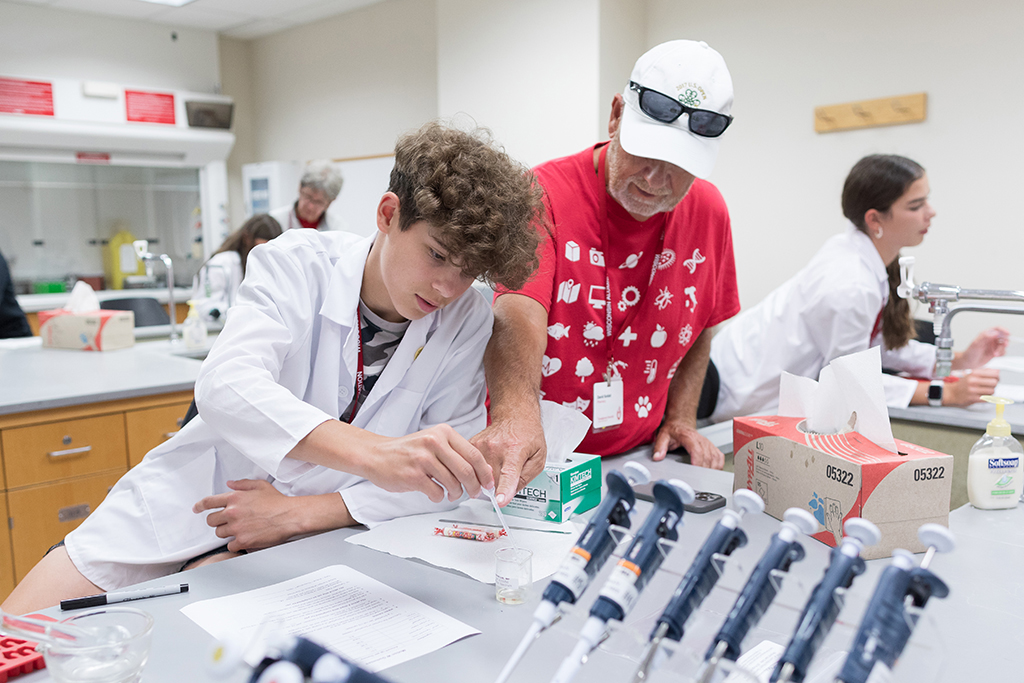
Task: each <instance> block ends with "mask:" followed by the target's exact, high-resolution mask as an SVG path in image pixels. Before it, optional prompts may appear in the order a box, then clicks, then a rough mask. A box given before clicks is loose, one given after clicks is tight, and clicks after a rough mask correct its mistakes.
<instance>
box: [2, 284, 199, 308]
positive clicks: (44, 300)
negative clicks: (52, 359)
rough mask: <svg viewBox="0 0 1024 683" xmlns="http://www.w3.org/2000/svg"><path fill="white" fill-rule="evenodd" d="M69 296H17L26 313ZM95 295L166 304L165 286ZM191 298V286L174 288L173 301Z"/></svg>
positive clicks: (54, 305) (60, 302)
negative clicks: (148, 300)
mask: <svg viewBox="0 0 1024 683" xmlns="http://www.w3.org/2000/svg"><path fill="white" fill-rule="evenodd" d="M70 296H71V292H63V293H61V294H22V295H21V296H19V297H18V305H19V306H21V310H23V311H25V312H26V313H38V312H39V311H49V310H52V309H54V308H61V307H62V306H63V305H64V304H65V303H67V300H68V297H70ZM96 297H97V298H98V299H99V300H100V301H107V300H109V299H126V298H132V297H149V298H151V299H156V300H157V301H159V302H160V303H162V304H166V303H167V287H160V288H158V289H103V290H100V291H98V292H96ZM191 298H192V289H191V288H186V287H175V288H174V302H175V303H179V304H183V303H185V302H186V301H188V300H189V299H191Z"/></svg>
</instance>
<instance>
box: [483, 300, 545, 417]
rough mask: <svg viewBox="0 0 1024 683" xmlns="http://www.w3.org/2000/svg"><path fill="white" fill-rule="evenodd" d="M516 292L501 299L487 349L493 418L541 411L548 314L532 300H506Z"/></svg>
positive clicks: (487, 371)
mask: <svg viewBox="0 0 1024 683" xmlns="http://www.w3.org/2000/svg"><path fill="white" fill-rule="evenodd" d="M517 296H519V295H515V294H506V295H505V296H503V297H501V298H500V299H498V302H497V304H496V305H495V311H494V332H493V334H492V335H491V340H490V342H488V344H487V350H486V352H485V353H484V372H485V374H486V376H487V389H488V392H489V393H490V398H491V416H492V420H500V419H503V418H506V417H515V416H516V415H521V414H522V413H523V411H529V412H532V413H536V414H539V410H540V403H539V396H540V384H541V372H540V370H541V361H542V359H543V356H544V350H545V349H546V348H547V347H546V343H545V342H546V341H547V337H546V334H547V330H546V323H547V316H546V312H545V311H544V308H543V307H542V306H541V305H540V304H538V303H537V302H534V301H532V300H530V301H529V302H524V301H507V300H508V299H509V298H510V297H517ZM519 298H520V299H525V297H521V296H520V297H519ZM537 309H539V310H537ZM542 314H543V315H542Z"/></svg>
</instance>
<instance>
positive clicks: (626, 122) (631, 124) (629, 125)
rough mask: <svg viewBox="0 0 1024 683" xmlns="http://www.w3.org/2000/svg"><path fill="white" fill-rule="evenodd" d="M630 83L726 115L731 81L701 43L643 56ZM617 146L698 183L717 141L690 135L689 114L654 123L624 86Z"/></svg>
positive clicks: (672, 44)
mask: <svg viewBox="0 0 1024 683" xmlns="http://www.w3.org/2000/svg"><path fill="white" fill-rule="evenodd" d="M630 81H632V82H633V83H636V84H638V85H639V86H642V87H644V88H647V89H649V90H656V91H657V92H659V93H662V94H663V95H668V96H669V97H673V98H675V99H677V100H679V102H681V103H682V104H684V105H686V106H687V107H692V108H694V109H705V110H709V111H714V112H718V113H719V114H725V115H729V112H730V111H732V77H731V76H730V75H729V69H728V68H726V66H725V60H724V59H722V55H720V54H718V52H716V51H715V50H713V49H711V48H710V47H708V45H707V43H705V42H697V41H693V40H671V41H669V42H667V43H662V44H661V45H658V46H657V47H654V48H652V49H650V50H648V51H647V52H645V53H644V54H643V55H642V56H641V57H640V59H638V60H637V62H636V64H635V65H634V66H633V73H632V74H631V75H630ZM623 99H624V100H625V102H626V106H625V107H624V110H623V114H622V121H621V124H620V128H619V144H621V145H622V149H624V150H626V151H627V152H629V153H630V154H632V155H633V156H638V157H647V158H648V159H659V160H661V161H667V162H669V163H671V164H675V165H676V166H678V167H680V168H682V169H683V170H685V171H687V172H689V173H691V174H693V175H695V176H696V177H698V178H707V177H708V176H709V175H711V171H712V169H714V167H715V160H716V159H717V158H718V141H719V138H717V137H714V138H709V137H703V136H700V135H696V134H694V133H693V132H691V131H690V127H689V125H690V123H689V120H690V115H689V114H686V113H684V114H683V115H681V116H680V117H679V118H677V119H676V120H675V121H673V122H672V123H662V122H661V121H657V120H655V119H653V118H651V117H650V116H648V115H647V114H645V113H644V112H643V111H641V109H640V94H639V93H638V92H637V91H636V90H634V89H632V88H631V87H629V86H628V85H627V87H626V89H625V90H624V92H623Z"/></svg>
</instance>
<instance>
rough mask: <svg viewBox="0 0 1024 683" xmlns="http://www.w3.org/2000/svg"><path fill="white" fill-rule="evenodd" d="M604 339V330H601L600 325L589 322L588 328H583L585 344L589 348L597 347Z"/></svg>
mask: <svg viewBox="0 0 1024 683" xmlns="http://www.w3.org/2000/svg"><path fill="white" fill-rule="evenodd" d="M602 339H604V330H602V329H601V327H600V325H595V324H594V323H592V322H590V321H587V324H586V326H585V327H584V328H583V343H584V344H586V345H587V346H597V343H598V342H599V341H601V340H602Z"/></svg>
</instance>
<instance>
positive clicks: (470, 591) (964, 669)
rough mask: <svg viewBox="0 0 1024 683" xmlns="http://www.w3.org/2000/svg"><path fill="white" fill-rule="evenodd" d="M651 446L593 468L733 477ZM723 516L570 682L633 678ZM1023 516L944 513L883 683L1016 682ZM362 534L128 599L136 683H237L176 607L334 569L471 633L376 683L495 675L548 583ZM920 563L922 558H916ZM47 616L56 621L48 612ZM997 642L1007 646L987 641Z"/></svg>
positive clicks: (574, 624)
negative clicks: (487, 578) (405, 554)
mask: <svg viewBox="0 0 1024 683" xmlns="http://www.w3.org/2000/svg"><path fill="white" fill-rule="evenodd" d="M711 438H712V440H716V438H715V437H711ZM649 453H650V450H649V449H637V450H636V451H633V452H631V453H629V454H626V455H624V456H618V457H616V458H608V459H605V460H604V462H603V463H602V469H604V470H608V469H612V468H620V467H621V466H622V464H623V463H624V462H625V461H626V460H633V459H635V460H639V461H641V462H643V463H644V464H645V465H648V466H649V467H651V469H652V470H656V471H653V472H652V474H654V476H655V477H676V478H680V479H683V480H684V481H687V482H688V483H689V484H690V485H691V486H693V488H695V489H697V490H705V491H714V492H717V493H721V494H723V495H725V496H726V497H728V498H731V496H732V475H731V474H729V473H726V472H716V471H710V470H704V469H700V468H696V467H692V466H690V465H686V464H684V463H682V462H680V461H679V459H678V458H677V457H675V456H669V457H668V458H666V459H665V460H664V461H662V462H660V463H652V462H651V460H650V457H649ZM637 507H638V509H637V519H642V518H643V516H644V515H646V513H647V511H648V510H649V509H650V504H649V503H645V502H643V501H640V502H638V506H637ZM721 516H722V512H721V510H719V511H713V512H710V513H706V514H702V515H698V514H690V513H687V514H686V515H685V516H684V518H683V524H682V526H681V531H680V537H679V542H678V544H677V545H676V547H675V548H674V549H673V550H671V551H670V554H669V555H668V557H667V558H666V560H665V562H664V563H663V564H662V566H661V569H660V570H659V571H658V573H657V574H656V575H655V576H654V577H653V578H652V579H651V582H650V584H649V585H648V586H647V588H646V590H645V591H644V593H643V594H642V595H641V596H640V598H639V601H638V603H637V605H636V607H635V608H634V609H633V611H632V613H631V615H630V616H629V617H628V618H627V620H626V623H625V624H624V625H623V626H620V627H618V628H617V630H616V631H615V632H614V633H613V635H612V637H611V638H609V640H608V641H606V642H605V643H604V644H602V645H601V647H599V648H598V649H597V650H595V651H594V652H593V653H592V654H591V656H590V661H588V663H587V664H586V666H585V668H584V670H583V671H582V672H581V675H580V676H578V677H577V680H580V681H588V682H590V683H606V682H607V683H624V682H625V681H629V680H630V679H631V676H632V673H633V670H634V668H635V666H636V660H637V657H638V655H639V653H640V650H641V649H642V646H643V642H644V640H645V639H646V637H647V634H648V633H649V632H650V629H651V627H652V625H653V623H654V620H655V618H656V616H657V615H658V614H659V613H660V611H661V609H662V608H664V606H665V604H666V603H667V601H668V600H669V598H670V596H671V595H672V592H673V590H674V589H675V587H676V585H678V583H679V581H680V580H681V577H682V575H683V574H684V573H685V571H686V570H687V568H688V567H689V564H690V562H691V561H692V560H693V558H694V556H695V554H696V552H697V550H698V548H699V547H700V544H701V543H702V542H703V539H704V538H706V536H707V534H708V533H709V531H710V530H711V528H712V526H713V525H714V524H715V523H717V522H718V520H719V519H720V518H721ZM1022 521H1024V507H1021V506H1018V507H1017V508H1016V509H1014V510H1005V511H988V512H987V511H982V510H974V509H973V508H970V507H964V508H961V509H958V510H956V511H954V512H952V513H950V529H951V530H952V531H953V533H954V534H955V535H956V537H957V542H958V547H957V549H956V550H955V551H954V552H953V553H951V554H948V555H939V556H938V557H936V558H935V560H934V562H933V563H932V566H931V568H932V570H933V571H934V572H935V573H936V574H938V575H939V576H940V577H941V578H942V579H943V580H944V581H946V582H947V583H948V584H949V587H950V595H949V597H948V598H946V599H938V598H936V599H933V600H931V601H930V602H929V603H928V605H927V607H926V610H925V616H924V618H923V619H922V621H921V622H920V623H919V625H918V627H917V628H916V630H915V632H914V636H913V638H912V640H911V643H910V645H909V646H908V647H907V649H906V650H905V651H904V656H903V658H902V659H901V660H900V662H899V665H898V666H897V668H896V670H895V671H894V675H893V677H892V679H891V680H892V681H893V682H894V683H909V682H911V681H913V682H914V683H959V682H961V681H991V680H1016V678H1015V677H1014V675H1009V676H1008V675H1007V672H1012V671H1014V670H1018V669H1019V667H1020V663H1019V660H1018V658H1017V657H1016V655H1017V651H1016V650H1015V648H1014V645H1015V643H1016V642H1017V641H1019V640H1020V635H1019V634H1020V633H1021V632H1022V629H1024V598H1022V596H1024V591H1022V590H1021V579H1020V576H1019V575H1020V567H1021V566H1022V563H1024V524H1022ZM742 528H743V529H744V531H745V532H746V534H747V536H748V538H749V541H748V543H747V544H746V545H745V546H743V547H741V548H738V549H737V550H736V551H735V552H734V553H733V554H732V555H731V556H730V557H729V559H728V561H727V562H726V566H725V573H723V575H722V578H721V580H720V581H719V584H718V586H717V587H716V588H715V589H714V590H713V591H712V593H711V594H710V595H709V596H708V599H707V600H706V601H705V603H704V604H703V605H702V607H701V608H700V610H699V612H698V613H697V614H695V615H694V617H693V618H692V620H691V622H690V623H689V624H688V628H687V635H686V637H685V638H684V640H683V643H682V645H683V649H681V650H680V651H679V652H677V653H676V655H675V656H674V657H673V658H672V659H671V660H669V661H668V662H667V664H666V665H665V667H664V668H663V669H662V670H660V671H659V672H658V673H657V675H656V676H654V677H652V679H651V680H652V681H655V680H657V681H659V682H660V683H689V681H691V680H692V679H691V676H692V675H693V670H694V662H693V660H692V659H691V657H692V656H693V655H697V656H701V655H703V653H704V651H705V649H706V647H707V645H708V643H709V641H710V640H711V638H712V635H713V634H714V633H715V631H717V629H718V627H719V626H720V625H721V623H722V621H723V620H724V617H725V613H726V612H727V611H728V608H729V606H730V605H731V604H732V602H733V601H734V599H735V597H736V595H737V593H738V591H739V589H740V588H741V587H742V585H743V583H744V582H745V580H746V577H747V576H748V575H749V573H750V571H751V570H752V569H753V567H754V565H755V564H756V563H757V560H758V558H759V557H760V556H761V554H762V553H763V552H764V550H765V548H766V546H767V545H768V543H769V539H770V537H771V535H772V534H774V533H776V532H777V531H778V530H779V522H778V521H777V520H775V519H773V518H771V517H769V516H767V515H764V514H754V515H748V516H747V517H745V518H744V520H743V522H742ZM359 532H360V531H359V529H358V528H357V529H340V530H337V531H332V532H328V533H325V534H321V535H318V536H313V537H309V538H304V539H302V540H298V541H294V542H292V543H288V544H285V545H281V546H277V547H274V548H269V549H266V550H261V551H259V552H255V553H250V554H248V555H245V556H242V557H239V558H236V559H233V560H229V561H227V562H221V563H217V564H213V565H209V566H206V567H201V568H199V569H195V570H193V571H189V572H188V573H187V574H185V575H182V580H187V581H188V583H189V585H190V590H189V592H188V593H185V594H182V595H174V596H168V597H162V598H155V599H153V600H147V601H145V602H140V603H134V606H137V607H140V608H142V609H144V610H146V611H147V612H150V613H151V614H152V615H153V616H154V617H155V619H156V627H155V628H154V631H153V649H152V653H151V657H150V662H149V664H148V666H147V668H146V670H145V672H144V674H143V678H142V680H143V683H163V682H165V681H167V682H170V681H183V680H187V681H192V682H193V683H204V682H207V681H209V682H211V683H212V682H213V681H218V680H219V681H226V682H230V683H244V681H246V680H247V679H248V673H247V672H245V671H242V670H236V671H235V672H234V673H229V674H227V675H223V676H215V675H214V674H213V673H212V672H211V671H210V670H209V669H208V668H207V667H206V666H205V660H206V658H207V655H206V653H208V652H210V651H211V649H212V644H213V641H212V638H211V637H210V636H209V635H208V634H207V633H206V632H204V631H203V630H202V629H200V628H199V627H198V626H197V625H196V624H195V623H193V622H192V621H191V620H190V619H188V618H187V617H185V616H184V615H183V614H182V613H181V612H180V609H181V608H182V607H184V606H185V605H187V604H189V603H191V602H195V601H199V600H206V599H209V598H215V597H219V596H223V595H230V594H236V593H239V592H241V591H246V590H251V589H254V588H259V587H262V586H267V585H271V584H274V583H277V582H280V581H285V580H288V579H292V578H295V577H298V576H302V575H304V574H308V573H310V572H313V571H316V570H318V569H320V568H322V567H326V566H330V565H335V564H342V565H347V566H350V567H352V568H354V569H356V570H357V571H360V572H362V573H364V574H367V575H370V576H372V577H374V578H375V579H377V580H378V581H381V582H383V583H385V584H387V585H388V586H390V587H392V588H394V589H396V590H398V591H401V592H402V593H405V594H407V595H410V596H412V597H413V598H415V599H417V600H420V601H422V602H424V603H426V604H428V605H430V606H432V607H434V608H436V609H438V610H440V611H442V612H444V613H446V614H448V615H450V616H452V617H454V618H456V619H459V620H460V621H463V622H465V623H467V624H469V625H470V626H473V627H474V628H477V629H479V630H480V631H481V633H480V635H477V636H473V637H470V638H465V639H463V640H461V641H458V642H456V643H453V644H451V645H449V646H447V647H444V648H442V649H440V650H438V651H435V652H432V653H430V654H427V655H424V656H422V657H418V658H416V659H414V660H411V661H409V662H406V663H403V664H399V665H397V666H394V667H391V668H389V669H386V670H385V671H383V672H381V675H382V676H383V677H384V678H385V679H386V680H389V681H394V682H395V683H479V682H480V681H493V680H494V679H495V677H496V676H497V674H498V672H499V671H500V669H501V667H502V666H503V665H504V663H505V661H506V660H507V658H508V657H509V655H510V654H511V653H512V650H513V649H514V648H515V646H516V644H517V643H518V642H519V639H520V638H521V637H522V635H523V634H524V633H525V632H526V630H527V628H528V626H529V624H530V622H531V615H532V613H533V611H534V609H535V608H536V606H537V603H538V601H539V594H540V592H541V591H542V590H543V588H544V586H545V585H546V582H538V584H537V585H535V587H534V590H533V592H532V594H531V598H530V599H529V600H528V601H527V602H526V604H524V605H521V606H515V607H510V606H507V605H502V604H500V603H498V602H496V601H495V599H494V587H493V586H491V585H488V584H482V583H478V582H476V581H474V580H472V579H470V578H468V577H466V576H464V575H462V574H459V573H457V572H453V571H449V570H444V569H438V568H436V567H433V566H430V565H427V564H425V563H423V562H417V561H410V560H405V559H401V558H398V557H394V556H391V555H387V554H384V553H380V552H377V551H373V550H370V549H367V548H363V547H359V546H355V545H352V544H350V543H346V542H345V539H346V538H347V537H349V536H351V535H352V534H356V533H359ZM801 543H802V544H803V545H804V547H805V549H806V551H807V556H806V558H805V559H803V560H802V561H799V562H796V563H794V564H793V566H792V568H791V570H790V572H789V573H788V575H787V578H786V579H785V580H784V581H783V583H782V588H781V590H780V592H779V594H778V596H777V598H776V599H775V601H774V603H773V604H772V606H771V607H769V609H768V611H767V613H766V614H765V616H764V618H763V619H762V620H761V622H760V624H758V625H757V626H756V627H754V628H753V629H752V630H751V632H750V635H749V636H748V638H747V639H746V641H745V642H744V648H743V649H744V650H747V649H749V648H751V647H753V646H754V645H756V644H757V643H758V642H760V641H761V640H772V641H773V642H778V643H782V644H784V643H785V642H786V641H787V640H788V638H789V636H790V634H791V633H792V631H793V629H794V627H795V626H796V623H797V620H798V615H799V613H800V609H801V608H802V605H803V603H804V601H805V600H806V599H807V597H808V595H809V594H810V592H811V590H812V589H813V587H814V585H815V584H816V583H817V582H818V581H819V580H820V578H821V574H822V571H823V570H824V568H825V567H826V566H827V565H828V563H829V555H830V552H831V549H830V548H828V547H827V546H825V545H824V544H822V543H820V542H818V541H815V540H812V539H807V538H803V539H802V540H801ZM623 549H624V546H620V548H619V552H621V551H622V550H623ZM920 559H921V555H918V556H917V557H916V561H918V562H919V561H920ZM890 563H891V560H889V559H882V560H871V561H869V562H868V563H867V571H866V572H865V574H864V575H862V576H861V577H859V578H857V579H856V581H855V582H854V584H853V586H852V587H851V589H850V590H849V592H848V593H847V595H846V600H845V607H844V608H843V611H842V612H841V613H840V619H839V621H838V622H837V624H836V626H835V627H834V628H833V630H832V633H830V635H829V636H828V638H827V639H826V640H825V642H824V644H823V645H822V650H821V653H820V656H821V657H822V658H825V657H828V658H836V657H841V655H842V652H843V650H845V649H846V648H848V647H849V644H850V642H852V639H853V633H854V631H855V629H856V626H857V624H858V623H859V622H860V619H861V616H862V615H863V610H864V609H865V607H866V605H867V601H868V599H869V598H870V596H871V594H872V592H873V590H874V588H875V585H876V583H877V581H878V578H879V576H880V574H881V572H882V570H884V569H885V568H886V567H887V566H889V564H890ZM614 564H615V563H614V561H609V562H608V563H606V565H605V567H604V569H603V570H602V571H601V573H600V574H599V575H598V576H597V577H596V578H595V580H594V581H593V582H592V584H591V586H590V587H589V588H588V589H587V591H586V592H585V593H584V595H583V596H582V597H581V599H580V600H579V602H578V605H577V607H576V608H573V609H570V610H569V611H568V613H567V614H566V615H565V617H564V618H563V619H562V620H561V621H559V622H558V623H556V624H555V625H554V626H552V628H551V629H549V630H548V631H547V632H545V633H544V634H542V635H541V636H540V638H538V639H537V640H536V641H535V643H534V644H533V646H532V648H531V649H530V651H529V652H528V653H527V656H526V657H525V658H524V659H523V661H522V662H521V663H520V665H519V667H518V668H517V669H516V671H515V672H514V673H513V675H512V677H511V679H510V683H524V682H526V681H542V680H543V681H546V680H549V679H550V677H551V676H552V674H554V672H555V670H556V669H557V668H558V665H559V663H560V662H561V661H562V659H563V658H564V657H565V656H567V655H568V654H569V651H570V650H571V649H572V647H573V645H574V644H575V642H576V640H577V636H578V633H579V629H580V627H581V626H582V624H583V621H584V619H585V618H586V613H587V610H589V607H590V605H591V604H593V602H594V600H595V599H596V597H597V593H598V592H599V590H600V588H601V586H603V585H604V582H605V580H606V579H607V577H608V575H609V574H610V572H611V568H612V566H613V565H614ZM166 583H167V579H166V578H164V579H155V580H154V581H152V582H150V583H149V585H162V584H166ZM44 613H46V614H50V615H52V616H55V617H62V616H66V613H64V614H61V613H60V612H59V611H58V610H57V609H55V608H51V609H48V610H45V611H44ZM999 643H1002V644H1003V645H1004V646H1003V647H998V646H994V645H993V644H999ZM1006 645H1008V646H1006ZM24 680H25V683H37V682H42V681H47V680H49V676H48V675H47V672H46V671H45V670H44V671H39V672H35V673H32V674H28V675H26V676H25V679H24ZM828 680H831V678H829V679H828Z"/></svg>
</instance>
